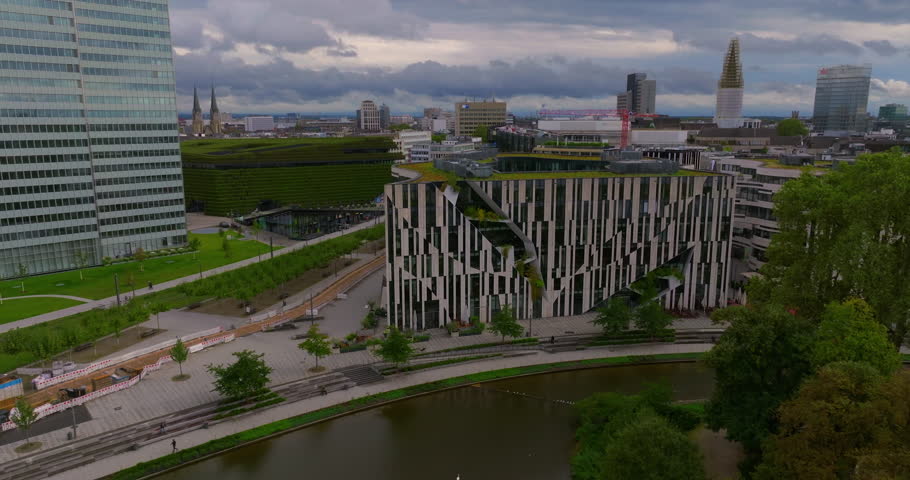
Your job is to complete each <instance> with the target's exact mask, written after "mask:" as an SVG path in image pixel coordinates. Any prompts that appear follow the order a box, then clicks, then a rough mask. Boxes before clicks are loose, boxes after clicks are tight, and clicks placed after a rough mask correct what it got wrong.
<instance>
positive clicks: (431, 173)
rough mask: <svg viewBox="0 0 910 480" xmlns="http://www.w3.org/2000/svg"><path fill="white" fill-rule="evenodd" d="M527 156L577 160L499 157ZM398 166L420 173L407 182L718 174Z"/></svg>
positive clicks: (710, 173) (428, 163)
mask: <svg viewBox="0 0 910 480" xmlns="http://www.w3.org/2000/svg"><path fill="white" fill-rule="evenodd" d="M505 156H511V157H527V158H551V159H558V160H579V157H572V156H560V155H535V154H533V153H522V154H503V155H500V157H505ZM398 167H400V168H405V169H408V170H413V171H415V172H418V173H420V174H421V176H420V178H417V179H414V180H412V181H411V182H409V183H433V182H446V183H449V184H455V183H456V182H458V181H459V180H471V181H478V182H489V181H500V180H544V179H550V178H611V177H699V176H713V175H719V174H717V173H712V172H700V171H695V170H684V169H680V170H679V171H677V172H676V173H673V174H641V173H634V174H619V173H613V172H606V171H591V170H588V171H555V172H515V173H494V174H493V176H491V177H487V178H467V179H465V178H461V177H459V176H458V175H456V174H455V173H453V172H447V171H445V170H440V169H438V168H436V167H434V166H433V163H432V162H425V163H409V164H403V165H398Z"/></svg>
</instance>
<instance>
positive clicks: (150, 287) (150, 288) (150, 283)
mask: <svg viewBox="0 0 910 480" xmlns="http://www.w3.org/2000/svg"><path fill="white" fill-rule="evenodd" d="M154 288H155V287H153V286H152V282H151V281H149V290H153V289H154Z"/></svg>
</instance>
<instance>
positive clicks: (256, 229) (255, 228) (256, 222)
mask: <svg viewBox="0 0 910 480" xmlns="http://www.w3.org/2000/svg"><path fill="white" fill-rule="evenodd" d="M250 230H252V231H253V235H255V237H256V251H257V252H259V260H260V261H262V245H260V244H259V232H261V231H262V226H261V225H259V220H253V224H252V225H250Z"/></svg>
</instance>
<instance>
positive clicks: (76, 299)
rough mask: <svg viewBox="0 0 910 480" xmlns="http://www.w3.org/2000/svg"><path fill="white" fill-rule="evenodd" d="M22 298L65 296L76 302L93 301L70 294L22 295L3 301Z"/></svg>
mask: <svg viewBox="0 0 910 480" xmlns="http://www.w3.org/2000/svg"><path fill="white" fill-rule="evenodd" d="M23 298H26V299H27V298H65V299H67V300H75V301H77V302H94V300H92V299H91V298H82V297H74V296H72V295H25V296H22V297H8V298H4V299H3V301H4V302H8V301H10V300H21V299H23Z"/></svg>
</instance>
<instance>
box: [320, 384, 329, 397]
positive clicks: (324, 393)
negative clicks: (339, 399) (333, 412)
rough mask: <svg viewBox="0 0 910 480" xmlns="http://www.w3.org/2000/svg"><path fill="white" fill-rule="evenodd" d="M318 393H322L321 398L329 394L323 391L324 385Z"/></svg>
mask: <svg viewBox="0 0 910 480" xmlns="http://www.w3.org/2000/svg"><path fill="white" fill-rule="evenodd" d="M319 392H320V393H322V395H323V396H325V395H328V394H329V392H328V391H327V390H326V389H325V386H324V385H323V386H322V388H320V389H319Z"/></svg>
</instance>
